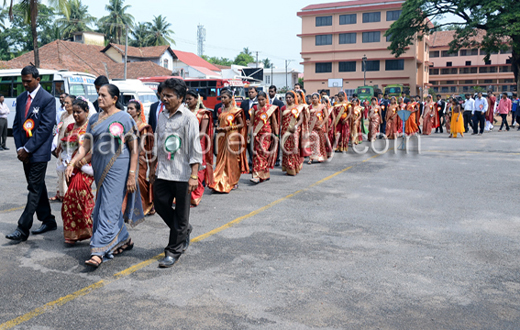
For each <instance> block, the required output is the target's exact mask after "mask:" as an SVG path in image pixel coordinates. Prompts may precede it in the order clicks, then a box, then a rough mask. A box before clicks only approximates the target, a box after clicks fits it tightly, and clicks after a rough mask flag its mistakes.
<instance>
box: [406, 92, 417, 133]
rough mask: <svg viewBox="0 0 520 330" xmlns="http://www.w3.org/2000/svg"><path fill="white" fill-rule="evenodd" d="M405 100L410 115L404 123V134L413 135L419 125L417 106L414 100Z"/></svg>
mask: <svg viewBox="0 0 520 330" xmlns="http://www.w3.org/2000/svg"><path fill="white" fill-rule="evenodd" d="M407 101H408V102H406V110H408V111H410V112H411V114H410V117H409V118H408V120H407V121H406V123H405V133H406V135H414V134H417V132H419V127H418V126H417V120H416V116H417V111H419V107H418V105H417V103H416V102H411V101H410V100H407Z"/></svg>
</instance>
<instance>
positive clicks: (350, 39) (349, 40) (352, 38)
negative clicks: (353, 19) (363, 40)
mask: <svg viewBox="0 0 520 330" xmlns="http://www.w3.org/2000/svg"><path fill="white" fill-rule="evenodd" d="M339 43H340V44H355V43H356V34H355V33H340V35H339Z"/></svg>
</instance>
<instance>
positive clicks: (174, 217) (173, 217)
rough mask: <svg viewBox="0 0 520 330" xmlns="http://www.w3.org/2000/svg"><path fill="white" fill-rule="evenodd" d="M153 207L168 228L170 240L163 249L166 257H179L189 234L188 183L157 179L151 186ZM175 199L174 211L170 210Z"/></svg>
mask: <svg viewBox="0 0 520 330" xmlns="http://www.w3.org/2000/svg"><path fill="white" fill-rule="evenodd" d="M153 198H154V207H155V210H156V211H157V213H159V215H160V216H161V218H162V219H163V221H164V223H166V225H168V227H170V239H169V241H168V246H166V248H165V249H164V254H165V255H166V256H172V257H175V258H177V257H179V256H180V255H181V254H182V250H183V248H184V243H185V242H186V240H187V239H188V235H189V234H190V233H191V230H192V227H191V225H190V200H191V195H190V193H189V190H188V182H179V181H167V180H161V179H157V180H155V183H154V185H153ZM174 198H175V209H174V208H172V203H173V199H174Z"/></svg>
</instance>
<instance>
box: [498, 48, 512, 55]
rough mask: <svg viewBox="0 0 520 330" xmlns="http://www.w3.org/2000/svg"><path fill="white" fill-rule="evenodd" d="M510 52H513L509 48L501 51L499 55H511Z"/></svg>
mask: <svg viewBox="0 0 520 330" xmlns="http://www.w3.org/2000/svg"><path fill="white" fill-rule="evenodd" d="M512 52H513V50H512V49H511V48H509V49H507V50H501V51H500V54H511V53H512Z"/></svg>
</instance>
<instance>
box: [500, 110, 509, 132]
mask: <svg viewBox="0 0 520 330" xmlns="http://www.w3.org/2000/svg"><path fill="white" fill-rule="evenodd" d="M500 117H502V124H500V130H502V127H503V126H504V124H505V125H506V130H508V131H509V124H508V123H507V113H501V114H500Z"/></svg>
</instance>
